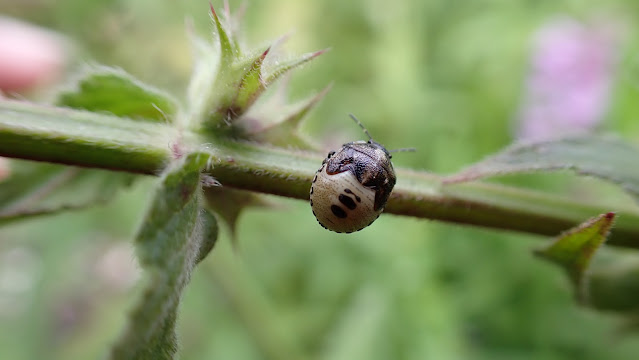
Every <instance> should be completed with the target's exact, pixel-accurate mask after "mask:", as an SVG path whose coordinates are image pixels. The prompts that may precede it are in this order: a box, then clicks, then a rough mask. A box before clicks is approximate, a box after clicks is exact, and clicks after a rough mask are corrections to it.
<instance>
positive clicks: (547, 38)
mask: <svg viewBox="0 0 639 360" xmlns="http://www.w3.org/2000/svg"><path fill="white" fill-rule="evenodd" d="M619 35H620V32H619V28H618V27H617V26H616V24H612V23H609V22H602V21H600V22H596V23H593V24H584V23H580V22H578V21H576V20H574V19H571V18H560V19H555V20H553V21H551V22H549V23H547V24H546V25H544V26H543V27H542V28H540V29H539V30H538V31H537V33H536V34H535V36H534V39H533V49H532V55H531V59H530V67H531V68H530V74H529V76H528V79H527V81H526V84H525V90H524V99H523V104H522V107H521V109H520V113H519V119H518V121H519V129H518V137H519V138H520V139H532V140H541V139H547V138H551V137H557V136H562V135H569V134H574V133H582V132H587V131H589V130H592V129H593V128H595V127H596V126H597V125H598V124H599V123H600V122H601V121H602V119H603V117H604V115H605V113H606V110H607V108H608V104H609V101H610V91H611V87H612V82H613V78H614V76H615V71H616V68H617V62H618V61H617V60H618V57H619V43H620V41H619V40H620V36H619Z"/></svg>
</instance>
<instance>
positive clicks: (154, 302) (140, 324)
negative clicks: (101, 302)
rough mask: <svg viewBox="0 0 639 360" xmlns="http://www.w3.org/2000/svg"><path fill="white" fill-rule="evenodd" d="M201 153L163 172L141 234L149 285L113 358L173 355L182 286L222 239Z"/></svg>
mask: <svg viewBox="0 0 639 360" xmlns="http://www.w3.org/2000/svg"><path fill="white" fill-rule="evenodd" d="M202 158H203V157H201V156H199V155H197V154H195V155H192V156H189V157H185V158H183V159H180V160H178V161H176V163H175V164H172V165H170V166H169V168H168V169H167V171H166V172H165V174H163V175H162V178H161V180H160V184H159V186H158V188H157V189H156V191H155V195H154V198H153V200H152V202H151V207H150V208H149V210H148V211H147V214H146V216H145V217H144V219H143V222H142V225H141V227H140V230H139V231H138V234H137V236H136V239H135V242H136V247H137V256H138V259H139V261H140V264H141V265H142V267H143V268H144V269H145V270H146V272H147V273H146V275H145V276H146V277H147V279H146V286H145V287H146V290H145V291H144V294H143V295H142V297H141V298H140V300H139V301H138V305H137V306H136V307H135V308H134V310H133V311H132V313H131V314H130V322H129V325H128V327H127V329H126V331H125V333H124V334H123V336H122V337H121V338H120V340H119V341H118V342H117V344H116V345H115V346H114V348H113V350H112V353H111V358H112V359H118V360H119V359H122V360H126V359H173V357H174V355H175V353H176V351H177V335H176V334H175V326H176V319H177V311H178V306H179V303H180V298H181V297H182V291H183V290H184V287H185V286H186V284H187V283H188V281H189V279H190V277H191V273H192V271H193V269H194V268H195V265H197V263H198V262H200V261H201V260H202V259H204V257H206V255H207V254H208V253H209V252H210V251H211V249H212V248H213V246H214V244H215V242H216V240H217V223H216V220H215V217H213V216H212V215H210V214H208V213H207V212H205V211H203V210H202V193H201V189H200V187H201V185H200V182H201V180H200V169H201V168H202V166H203V165H204V164H206V158H204V162H203V161H202Z"/></svg>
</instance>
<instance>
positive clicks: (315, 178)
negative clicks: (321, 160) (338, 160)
mask: <svg viewBox="0 0 639 360" xmlns="http://www.w3.org/2000/svg"><path fill="white" fill-rule="evenodd" d="M307 181H308V180H307ZM316 181H317V174H315V177H314V178H313V182H316Z"/></svg>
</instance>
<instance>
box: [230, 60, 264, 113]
mask: <svg viewBox="0 0 639 360" xmlns="http://www.w3.org/2000/svg"><path fill="white" fill-rule="evenodd" d="M269 50H270V49H266V51H264V52H263V53H262V54H261V55H260V56H259V57H258V58H257V59H255V61H253V64H251V67H250V68H249V69H248V71H247V72H246V74H244V76H243V77H242V80H241V82H240V86H239V88H238V91H237V95H236V96H235V101H234V102H233V105H232V106H231V109H236V110H235V114H236V115H241V114H242V113H243V112H244V111H246V109H247V108H248V107H249V106H251V104H253V102H254V101H255V99H257V97H258V96H259V95H260V94H261V93H262V92H263V91H264V89H266V86H265V84H264V83H263V82H262V64H263V63H264V58H265V57H266V55H267V54H268V52H269Z"/></svg>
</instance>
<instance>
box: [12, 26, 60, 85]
mask: <svg viewBox="0 0 639 360" xmlns="http://www.w3.org/2000/svg"><path fill="white" fill-rule="evenodd" d="M67 50H68V48H67V44H66V43H65V41H64V40H63V39H62V37H61V36H59V35H57V34H55V33H53V32H51V31H48V30H45V29H42V28H38V27H36V26H33V25H30V24H27V23H24V22H21V21H18V20H15V19H12V18H8V17H3V16H0V92H2V91H6V92H8V93H11V92H21V91H27V90H32V89H34V88H36V87H39V86H44V85H48V84H50V83H51V82H53V81H55V80H56V79H57V78H58V77H59V76H60V75H61V74H62V72H63V71H64V67H65V65H66V61H67V55H66V51H67Z"/></svg>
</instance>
